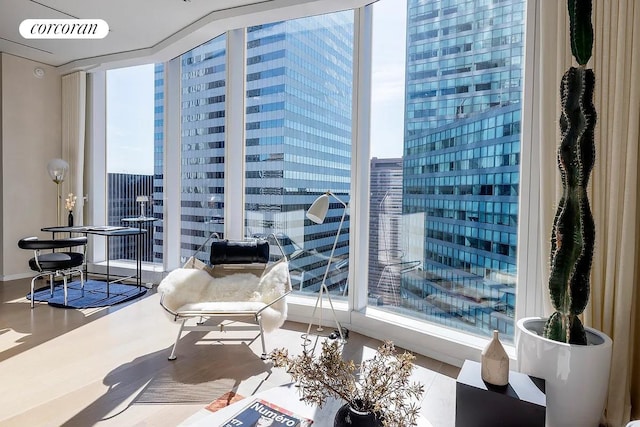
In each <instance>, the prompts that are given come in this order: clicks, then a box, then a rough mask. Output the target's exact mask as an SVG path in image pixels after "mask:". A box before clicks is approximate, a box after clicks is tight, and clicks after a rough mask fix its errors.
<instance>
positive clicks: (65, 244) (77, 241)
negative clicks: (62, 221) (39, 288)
mask: <svg viewBox="0 0 640 427" xmlns="http://www.w3.org/2000/svg"><path fill="white" fill-rule="evenodd" d="M18 246H19V247H20V248H21V249H32V250H33V254H34V255H33V256H34V260H35V263H36V266H37V267H38V271H39V273H38V274H36V275H35V276H34V277H33V278H32V279H31V308H34V307H35V301H34V288H35V282H36V280H38V279H41V278H43V277H47V276H48V277H49V288H50V292H51V296H53V287H54V284H55V279H56V278H58V277H62V286H63V291H64V305H67V302H68V291H67V277H71V278H73V273H78V274H79V275H80V288H81V290H82V296H83V297H84V266H85V263H86V262H87V261H86V259H87V257H86V253H87V238H86V237H72V238H68V239H53V240H40V239H38V238H37V237H27V238H24V239H21V240H20V241H19V242H18ZM77 246H82V248H83V250H82V264H80V265H79V266H77V267H71V268H66V269H55V270H45V269H43V267H42V265H41V264H40V258H41V257H42V254H41V251H42V250H55V249H64V248H72V247H77Z"/></svg>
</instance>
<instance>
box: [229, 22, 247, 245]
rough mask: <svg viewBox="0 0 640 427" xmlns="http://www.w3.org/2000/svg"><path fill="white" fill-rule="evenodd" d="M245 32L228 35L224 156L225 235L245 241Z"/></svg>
mask: <svg viewBox="0 0 640 427" xmlns="http://www.w3.org/2000/svg"><path fill="white" fill-rule="evenodd" d="M245 39H246V31H245V29H244V28H242V29H238V30H232V31H229V32H228V33H227V76H226V87H227V93H226V103H225V105H226V107H225V109H226V113H225V146H224V149H225V154H224V178H225V180H224V185H225V190H224V210H225V213H224V233H225V237H227V238H230V239H241V238H243V237H244V216H245V214H244V192H245V191H244V189H245V179H244V176H245V172H244V171H245V159H244V157H245V142H244V140H245V135H244V130H245V114H244V100H245V75H246V72H245V71H246V70H245V67H246V66H245V64H246V60H245V56H246V41H245Z"/></svg>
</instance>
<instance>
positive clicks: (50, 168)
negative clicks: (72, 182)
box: [47, 159, 69, 184]
mask: <svg viewBox="0 0 640 427" xmlns="http://www.w3.org/2000/svg"><path fill="white" fill-rule="evenodd" d="M68 170H69V163H67V162H66V161H64V160H62V159H52V160H49V163H47V172H49V176H50V177H51V179H52V180H53V182H55V183H56V184H60V183H61V182H63V181H64V176H65V175H66V174H67V171H68Z"/></svg>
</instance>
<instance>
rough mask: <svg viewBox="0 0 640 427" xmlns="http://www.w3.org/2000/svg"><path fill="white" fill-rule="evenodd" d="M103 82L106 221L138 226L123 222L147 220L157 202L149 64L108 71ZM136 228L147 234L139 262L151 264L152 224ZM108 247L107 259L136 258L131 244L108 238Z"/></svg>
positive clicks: (152, 80) (150, 67) (152, 94)
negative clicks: (105, 100) (105, 111)
mask: <svg viewBox="0 0 640 427" xmlns="http://www.w3.org/2000/svg"><path fill="white" fill-rule="evenodd" d="M106 78H107V83H106V84H107V149H106V152H107V188H108V190H107V203H106V206H107V221H108V225H112V226H130V225H133V226H138V225H139V224H137V223H130V222H125V221H126V219H127V218H137V217H140V216H142V215H144V216H147V217H151V216H152V215H153V214H154V212H155V211H156V209H155V208H154V204H155V203H157V200H161V195H159V194H158V193H157V192H155V191H154V141H155V139H156V138H155V136H154V132H155V131H156V129H157V126H156V123H154V99H155V98H156V93H157V90H156V88H155V85H154V65H153V64H149V65H141V66H136V67H128V68H119V69H114V70H110V71H108V72H107V77H106ZM159 196H160V197H159ZM136 200H138V201H136ZM141 200H145V201H144V203H143V202H141ZM123 220H125V221H123ZM141 225H142V226H143V227H144V228H146V229H147V234H146V235H145V236H144V239H143V244H142V255H141V256H142V261H144V262H153V261H154V260H155V261H157V256H154V249H153V247H154V245H153V241H152V239H153V233H154V232H153V229H154V226H155V225H154V223H153V222H147V223H144V224H141ZM109 243H110V247H109V254H108V256H109V259H111V260H134V259H136V247H135V240H134V239H111V241H110V242H109Z"/></svg>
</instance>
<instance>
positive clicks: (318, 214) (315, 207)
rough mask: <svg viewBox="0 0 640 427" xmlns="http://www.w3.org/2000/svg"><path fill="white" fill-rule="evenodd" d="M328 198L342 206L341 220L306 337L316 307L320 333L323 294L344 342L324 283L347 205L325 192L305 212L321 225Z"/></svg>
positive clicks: (325, 212)
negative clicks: (318, 314)
mask: <svg viewBox="0 0 640 427" xmlns="http://www.w3.org/2000/svg"><path fill="white" fill-rule="evenodd" d="M329 196H332V197H333V198H334V199H336V200H337V201H338V202H339V203H340V204H341V205H342V206H343V211H342V218H341V219H340V225H339V226H338V231H337V232H336V239H335V241H334V242H333V247H332V248H331V254H330V255H329V260H328V261H327V268H326V270H325V272H324V277H323V278H322V285H320V292H318V298H317V299H316V305H315V307H314V308H313V312H312V313H311V321H310V322H309V326H308V328H307V336H308V335H309V332H310V331H311V325H312V324H313V321H314V319H315V314H316V311H317V309H318V305H319V306H320V320H319V322H318V328H317V330H318V331H322V297H323V295H324V293H326V294H327V299H328V300H329V305H330V306H331V313H332V314H333V319H334V320H335V322H336V325H337V326H338V333H339V334H340V339H341V340H343V341H344V336H343V333H342V327H341V326H340V322H338V318H337V317H336V312H335V310H334V308H333V302H331V295H329V289H327V285H326V281H327V276H328V275H329V268H330V267H331V261H332V260H333V254H334V252H335V250H336V246H337V244H338V238H339V237H340V231H341V230H342V224H343V222H344V216H345V214H346V213H347V204H346V203H345V202H343V201H342V200H340V199H339V198H338V197H337V196H336V195H335V194H333V193H332V192H331V191H327V192H326V193H324V194H322V195H320V196H319V197H318V198H317V199H316V200H315V201H314V202H313V203H312V204H311V206H310V207H309V210H308V211H307V218H309V219H310V220H311V221H313V222H315V223H316V224H322V223H323V222H324V220H325V218H326V217H327V212H328V210H329Z"/></svg>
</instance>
